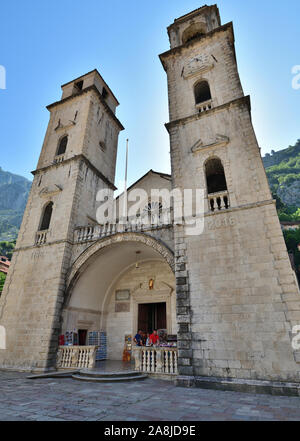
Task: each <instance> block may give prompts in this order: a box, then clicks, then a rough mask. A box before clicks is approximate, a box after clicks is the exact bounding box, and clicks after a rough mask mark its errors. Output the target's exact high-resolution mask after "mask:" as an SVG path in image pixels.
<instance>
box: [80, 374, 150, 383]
mask: <svg viewBox="0 0 300 441" xmlns="http://www.w3.org/2000/svg"><path fill="white" fill-rule="evenodd" d="M72 378H74V380H79V381H90V382H94V383H117V382H121V381H124V382H126V381H139V380H145V379H146V378H147V375H144V374H139V375H134V376H132V375H127V376H126V375H122V376H119V377H118V376H109V375H100V376H87V375H80V374H79V375H72Z"/></svg>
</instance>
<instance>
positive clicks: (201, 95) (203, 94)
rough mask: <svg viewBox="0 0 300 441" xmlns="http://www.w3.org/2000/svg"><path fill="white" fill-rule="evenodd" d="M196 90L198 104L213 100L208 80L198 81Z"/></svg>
mask: <svg viewBox="0 0 300 441" xmlns="http://www.w3.org/2000/svg"><path fill="white" fill-rule="evenodd" d="M194 90H195V100H196V104H201V103H204V102H205V101H209V100H211V93H210V87H209V84H208V82H207V81H201V82H200V83H197V84H196V86H195V89H194Z"/></svg>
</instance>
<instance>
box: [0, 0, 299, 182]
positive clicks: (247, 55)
mask: <svg viewBox="0 0 300 441" xmlns="http://www.w3.org/2000/svg"><path fill="white" fill-rule="evenodd" d="M213 3H214V2H211V3H210V2H208V1H207V4H213ZM202 5H203V3H202V2H201V1H199V0H184V1H183V0H160V1H158V0H152V1H151V2H149V1H146V0H128V1H124V0H109V1H104V0H86V1H84V2H83V1H79V0H60V1H58V0H43V1H38V0H26V2H25V1H20V0H10V1H9V2H8V1H6V2H2V4H1V27H0V39H1V51H0V65H3V66H5V68H6V71H7V89H6V90H0V148H1V161H0V166H1V167H2V168H3V169H4V170H8V171H11V172H14V173H17V174H21V175H23V176H26V177H28V178H29V179H31V178H32V176H31V174H30V171H31V170H34V169H35V167H36V164H37V160H38V156H39V153H40V149H41V146H42V142H43V138H44V135H45V131H46V128H47V123H48V111H47V110H46V108H45V106H46V105H47V104H50V103H52V102H54V101H56V100H58V99H60V96H61V90H60V85H61V84H64V83H65V82H68V81H70V80H72V79H73V78H76V77H78V76H80V75H82V74H84V73H86V72H88V71H90V70H92V69H94V68H97V69H98V70H99V71H100V73H101V74H102V76H103V77H104V79H105V80H106V82H107V83H108V84H109V86H110V87H111V89H112V90H113V92H114V93H115V95H116V96H117V98H118V100H119V101H120V107H119V108H118V111H117V116H118V117H119V119H120V120H121V122H122V123H123V125H124V126H125V128H126V130H125V131H124V132H122V133H121V136H120V140H119V154H118V163H117V177H116V182H117V183H118V181H119V180H121V179H123V176H124V156H125V140H126V138H127V137H128V138H129V139H130V153H129V170H128V176H129V184H130V183H133V182H134V181H135V180H137V179H138V178H139V177H140V176H141V175H143V174H145V173H146V172H147V171H148V170H149V169H151V168H152V169H154V170H157V171H162V172H170V162H169V150H170V149H169V139H168V134H167V132H166V130H165V128H164V123H165V122H167V121H168V101H167V82H166V74H165V72H164V70H163V68H162V66H161V64H160V61H159V59H158V55H159V54H160V53H161V52H164V51H166V50H168V48H169V42H168V37H167V32H166V27H167V26H168V25H169V24H171V23H172V22H173V21H174V19H175V18H178V17H180V16H181V15H183V14H185V13H187V12H189V11H191V10H193V9H196V8H198V7H200V6H202ZM218 6H219V8H220V13H221V18H222V23H223V24H224V23H227V22H229V21H233V22H234V28H235V37H236V50H237V58H238V64H239V72H240V75H241V80H242V84H243V87H244V92H245V94H250V95H251V100H252V112H253V123H254V127H255V130H256V134H257V138H258V142H259V144H260V146H261V147H262V151H263V153H264V154H265V153H266V152H270V150H271V149H274V150H279V149H282V148H285V147H288V145H291V144H294V143H295V142H296V140H297V139H298V138H300V124H299V101H300V90H298V91H296V90H294V89H293V88H292V85H291V84H292V73H291V70H292V67H293V66H295V65H300V50H299V41H300V28H299V15H300V2H299V0H287V1H285V2H282V1H278V0H275V1H274V0H273V1H271V0H251V1H250V0H247V1H246V0H244V1H240V0H219V2H218Z"/></svg>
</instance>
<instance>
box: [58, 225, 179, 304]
mask: <svg viewBox="0 0 300 441" xmlns="http://www.w3.org/2000/svg"><path fill="white" fill-rule="evenodd" d="M124 242H136V243H141V244H144V245H147V246H149V247H151V248H152V249H153V250H155V251H156V252H157V253H158V254H159V255H160V256H161V257H163V258H164V260H165V261H166V262H167V263H168V265H169V266H170V268H171V270H172V271H173V273H174V272H175V264H174V254H173V252H172V251H171V250H170V249H169V248H168V247H167V246H166V245H165V244H163V243H162V242H159V241H158V240H156V239H154V238H153V237H151V236H148V235H146V234H143V233H119V234H115V235H113V236H110V237H106V238H104V239H102V240H99V241H97V242H95V243H93V245H91V246H90V247H89V248H87V249H86V250H85V251H84V252H83V253H82V254H81V255H80V256H79V257H78V258H77V259H76V260H75V262H74V264H73V265H72V267H71V270H70V271H69V274H68V277H67V283H66V286H67V289H66V294H67V296H66V297H68V295H69V293H70V291H71V290H72V287H73V286H74V283H75V282H76V280H77V279H78V277H79V276H80V274H81V273H82V272H83V271H84V269H85V268H86V266H87V265H88V263H89V261H90V260H91V259H93V258H95V257H96V256H97V254H98V253H99V252H101V251H102V250H103V249H104V248H106V247H110V246H112V245H114V244H120V243H124Z"/></svg>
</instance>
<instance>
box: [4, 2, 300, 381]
mask: <svg viewBox="0 0 300 441" xmlns="http://www.w3.org/2000/svg"><path fill="white" fill-rule="evenodd" d="M168 34H169V38H170V49H169V50H168V51H167V52H165V53H163V54H161V55H160V60H161V62H162V65H163V68H164V70H165V71H166V73H167V79H168V93H169V113H170V121H169V123H168V124H166V129H167V130H168V132H169V135H170V145H171V170H172V172H171V175H167V174H164V173H159V172H154V171H152V170H151V171H149V173H147V174H146V175H145V176H143V177H142V178H141V179H140V180H139V181H138V182H136V183H135V184H134V185H133V186H132V187H130V188H129V189H128V193H127V194H128V201H129V202H128V205H129V208H130V206H131V205H132V201H130V200H131V198H130V195H131V194H133V193H134V191H135V190H138V189H142V190H144V192H145V194H147V197H146V198H145V200H142V201H140V202H141V207H142V208H141V221H140V222H138V223H136V224H132V223H130V222H129V221H128V222H127V223H126V222H125V223H124V222H123V223H122V224H121V225H119V224H118V221H119V220H120V219H116V223H115V224H114V223H112V222H111V223H101V222H100V223H99V221H98V220H97V208H98V207H99V199H98V201H97V195H98V193H99V190H102V191H104V192H107V194H111V193H113V192H114V191H115V190H116V188H115V185H114V180H115V166H116V155H117V147H118V135H119V133H120V131H121V130H123V126H122V124H121V123H120V121H119V120H118V118H117V116H116V108H117V106H118V104H119V103H118V101H117V99H116V97H115V96H114V94H113V92H112V91H111V90H110V88H109V86H108V85H107V83H106V82H105V81H104V80H103V78H102V77H101V75H100V74H99V73H98V71H97V70H94V71H92V72H89V73H88V74H86V75H83V76H82V77H80V78H77V79H75V80H72V81H70V82H69V83H67V84H65V85H63V86H62V97H61V100H60V101H58V102H55V103H53V104H51V105H49V106H48V107H47V108H48V110H49V112H50V121H49V125H48V129H47V132H46V136H45V140H44V143H43V147H42V151H41V155H40V158H39V161H38V165H37V169H36V170H35V171H34V172H33V175H34V179H33V184H32V189H31V192H30V195H29V199H28V203H27V207H26V210H25V213H24V218H23V222H22V226H21V229H20V233H19V237H18V241H17V246H16V250H15V252H14V255H13V259H12V264H11V268H10V271H9V274H8V277H7V281H6V284H5V288H4V291H3V294H2V296H1V298H0V326H1V329H2V332H3V333H5V344H4V345H3V347H0V368H9V369H23V370H30V371H31V370H36V371H38V370H41V371H47V370H50V369H54V368H55V366H56V357H57V350H58V337H59V335H60V334H61V333H64V332H65V331H68V330H73V329H81V330H86V331H94V330H95V331H96V330H104V331H105V332H106V333H107V339H108V358H109V359H111V360H121V359H122V351H123V346H124V336H125V335H134V334H135V333H136V332H137V330H138V328H140V327H143V328H144V329H145V328H146V329H147V330H150V328H151V327H152V328H153V327H157V328H164V329H166V330H167V332H168V334H172V335H174V334H176V335H177V340H178V379H177V381H178V384H190V385H192V384H194V383H195V382H196V381H197V378H199V377H216V378H224V377H225V378H235V379H245V380H247V379H252V380H276V381H296V382H298V381H299V363H300V353H299V352H297V350H295V349H293V345H292V338H293V334H292V332H293V329H294V327H295V326H297V325H298V324H299V323H300V296H299V289H298V284H297V281H296V277H295V274H294V272H293V270H292V268H291V265H290V261H289V258H288V254H287V250H286V246H285V243H284V239H283V235H282V231H281V227H280V223H279V220H278V216H277V213H276V206H275V202H274V200H273V198H272V195H271V192H270V189H269V185H268V182H267V177H266V174H265V170H264V167H263V163H262V159H261V154H260V149H259V146H258V143H257V140H256V137H255V132H254V129H253V126H252V121H251V103H250V97H249V96H245V95H244V93H243V90H242V86H241V82H240V78H239V74H238V68H237V61H236V54H235V45H234V32H233V25H232V23H227V24H225V25H222V24H221V20H220V15H219V10H218V8H217V6H216V5H214V6H204V7H202V8H200V9H197V10H196V11H193V12H191V13H189V14H187V15H184V16H183V17H180V18H179V19H176V20H175V21H174V23H173V24H171V26H169V27H168ZM152 189H158V190H165V189H167V190H169V191H174V190H176V191H178V190H180V191H181V193H182V194H184V192H185V190H187V189H189V190H192V191H196V190H197V189H202V190H204V201H203V202H204V210H203V211H204V215H203V220H204V228H203V231H201V234H200V233H199V234H188V232H187V229H186V225H185V224H184V223H180V222H177V220H176V219H174V216H173V217H172V216H170V217H169V219H170V220H169V222H167V221H166V222H161V223H160V222H151V216H153V213H154V214H155V213H156V214H157V216H156V218H157V217H158V218H160V216H161V215H162V211H163V207H160V202H159V201H158V202H157V203H153V201H151V200H150V199H149V198H148V195H150V193H151V190H152ZM132 200H134V198H132ZM124 201H125V197H124V195H123V196H122V195H121V196H120V197H119V198H117V199H116V200H115V205H116V206H118V207H119V208H120V205H125V202H124ZM174 209H175V207H174V206H173V207H168V211H169V213H172V211H174ZM119 212H122V209H120V210H119ZM143 216H144V219H145V217H146V218H147V219H148V220H149V218H150V222H144V221H143ZM126 219H127V220H128V218H127V216H126ZM162 305H163V306H162ZM149 317H150V318H149Z"/></svg>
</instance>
